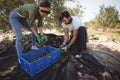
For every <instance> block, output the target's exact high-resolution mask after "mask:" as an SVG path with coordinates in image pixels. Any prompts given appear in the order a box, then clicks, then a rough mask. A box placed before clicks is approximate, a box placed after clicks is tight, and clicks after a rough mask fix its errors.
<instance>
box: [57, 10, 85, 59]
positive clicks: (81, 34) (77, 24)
mask: <svg viewBox="0 0 120 80" xmlns="http://www.w3.org/2000/svg"><path fill="white" fill-rule="evenodd" d="M59 20H60V21H61V22H62V26H63V29H64V33H65V35H64V41H63V43H62V45H61V47H64V48H66V49H68V48H71V49H72V50H75V49H76V53H77V55H76V56H75V57H80V56H81V55H80V54H82V53H83V52H84V51H85V50H86V49H87V46H86V43H87V31H86V28H85V27H84V25H83V24H82V22H81V20H80V19H79V18H78V17H77V16H70V14H69V12H68V11H64V12H62V13H61V15H60V17H59ZM69 32H71V33H72V34H71V35H72V38H71V39H70V42H69V43H68V41H69ZM67 43H68V44H67Z"/></svg>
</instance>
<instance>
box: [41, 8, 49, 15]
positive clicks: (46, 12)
mask: <svg viewBox="0 0 120 80" xmlns="http://www.w3.org/2000/svg"><path fill="white" fill-rule="evenodd" d="M49 13H50V8H45V7H39V14H40V15H41V16H42V17H46V16H47V15H48V14H49Z"/></svg>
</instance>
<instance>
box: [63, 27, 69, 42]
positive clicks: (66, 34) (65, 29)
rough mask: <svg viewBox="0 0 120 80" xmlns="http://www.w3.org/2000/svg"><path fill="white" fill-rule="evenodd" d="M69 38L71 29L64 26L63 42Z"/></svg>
mask: <svg viewBox="0 0 120 80" xmlns="http://www.w3.org/2000/svg"><path fill="white" fill-rule="evenodd" d="M68 40H69V30H68V29H67V28H64V41H63V44H66V43H67V41H68Z"/></svg>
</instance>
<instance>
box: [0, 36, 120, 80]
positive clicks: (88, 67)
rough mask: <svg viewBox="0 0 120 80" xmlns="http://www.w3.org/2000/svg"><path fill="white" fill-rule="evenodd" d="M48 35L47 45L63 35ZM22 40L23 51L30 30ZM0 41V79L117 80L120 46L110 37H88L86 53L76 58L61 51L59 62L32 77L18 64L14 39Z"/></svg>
mask: <svg viewBox="0 0 120 80" xmlns="http://www.w3.org/2000/svg"><path fill="white" fill-rule="evenodd" d="M47 36H48V38H49V41H48V42H47V43H46V45H51V46H54V47H59V45H60V44H61V43H62V41H63V36H57V35H54V34H48V35H47ZM23 42H25V43H24V44H23V45H24V52H26V51H29V50H30V47H31V39H30V35H29V34H27V35H25V36H24V39H23ZM3 44H4V45H3ZM0 45H2V48H1V49H0V52H1V51H2V53H0V80H38V79H42V80H120V77H119V75H120V49H119V48H120V47H119V45H118V44H117V43H115V42H112V41H107V42H106V41H101V40H90V41H89V43H88V52H89V54H84V55H83V56H82V58H80V59H75V58H74V56H73V55H72V53H69V54H65V53H63V54H61V60H60V62H58V63H57V64H55V65H52V66H51V67H49V68H47V69H46V70H45V71H43V72H41V73H39V74H38V75H36V76H35V77H30V76H29V75H28V74H27V73H26V72H25V71H24V70H23V69H22V68H21V67H20V65H19V64H18V61H17V55H16V51H15V47H14V46H15V39H13V41H10V40H5V41H4V42H1V43H0ZM56 65H57V66H56ZM51 73H53V74H51ZM111 77H112V78H113V79H112V78H111Z"/></svg>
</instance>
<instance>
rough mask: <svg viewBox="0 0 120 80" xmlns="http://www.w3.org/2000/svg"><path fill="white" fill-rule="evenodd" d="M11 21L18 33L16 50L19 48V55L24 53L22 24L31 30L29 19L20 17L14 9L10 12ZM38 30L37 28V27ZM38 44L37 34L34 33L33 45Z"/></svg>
mask: <svg viewBox="0 0 120 80" xmlns="http://www.w3.org/2000/svg"><path fill="white" fill-rule="evenodd" d="M9 21H10V24H11V26H12V29H13V31H14V33H15V35H16V45H15V47H16V50H17V54H18V56H19V55H20V54H22V53H23V52H22V31H21V24H22V25H23V26H24V27H26V28H27V29H29V30H30V27H29V24H28V22H27V20H26V19H25V18H22V17H20V16H19V15H18V14H17V13H16V11H15V10H13V11H12V12H11V13H10V14H9ZM36 30H37V29H36ZM35 44H36V37H35V35H34V34H33V33H32V45H35Z"/></svg>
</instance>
